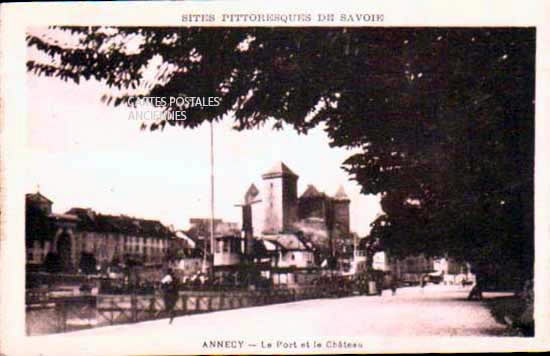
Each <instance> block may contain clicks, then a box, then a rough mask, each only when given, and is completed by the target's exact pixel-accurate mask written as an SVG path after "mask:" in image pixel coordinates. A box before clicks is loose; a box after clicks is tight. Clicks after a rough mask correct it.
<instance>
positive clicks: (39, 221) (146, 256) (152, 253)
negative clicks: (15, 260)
mask: <svg viewBox="0 0 550 356" xmlns="http://www.w3.org/2000/svg"><path fill="white" fill-rule="evenodd" d="M52 204H53V203H52V202H51V201H50V200H49V199H47V198H45V197H44V196H42V195H41V194H40V193H39V192H38V193H35V194H27V195H26V211H27V219H26V251H27V264H28V265H29V266H34V267H35V268H37V269H38V268H39V266H41V265H44V264H45V263H46V264H49V262H50V260H52V261H54V263H53V264H54V269H55V270H58V271H59V272H77V271H78V270H79V269H81V267H82V266H81V262H82V258H83V257H86V256H87V257H89V256H92V257H93V259H94V260H95V262H96V265H97V267H98V270H101V269H104V268H106V266H108V265H110V264H113V263H124V262H125V261H129V260H132V261H135V262H138V263H145V264H154V263H162V262H163V260H164V257H165V255H166V253H167V251H168V247H169V242H170V239H172V238H173V234H174V233H173V232H172V231H171V230H170V229H169V228H168V227H166V226H164V225H163V224H162V223H160V222H159V221H158V220H147V219H139V218H134V217H129V216H125V215H116V216H115V215H103V214H99V213H96V212H95V211H93V210H92V209H85V208H72V209H70V210H69V211H67V212H66V213H64V214H55V213H52V211H51V206H52Z"/></svg>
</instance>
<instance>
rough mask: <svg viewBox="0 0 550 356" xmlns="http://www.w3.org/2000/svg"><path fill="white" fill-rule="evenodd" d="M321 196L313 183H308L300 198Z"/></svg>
mask: <svg viewBox="0 0 550 356" xmlns="http://www.w3.org/2000/svg"><path fill="white" fill-rule="evenodd" d="M322 196H323V193H320V192H319V191H318V190H317V188H315V186H314V185H313V184H309V185H308V186H307V189H306V191H305V192H304V193H303V194H302V196H301V197H300V199H302V198H318V197H322Z"/></svg>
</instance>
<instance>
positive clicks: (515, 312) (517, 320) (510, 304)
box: [484, 296, 535, 337]
mask: <svg viewBox="0 0 550 356" xmlns="http://www.w3.org/2000/svg"><path fill="white" fill-rule="evenodd" d="M484 304H485V305H486V306H487V307H488V308H489V311H490V312H491V315H492V316H493V318H495V320H496V321H497V322H499V323H501V324H504V325H507V326H508V327H509V330H510V331H509V332H510V334H511V335H512V336H526V337H532V336H535V322H534V318H533V308H529V306H528V305H526V303H525V302H524V300H522V299H521V298H519V297H516V296H512V297H497V298H492V299H487V300H484Z"/></svg>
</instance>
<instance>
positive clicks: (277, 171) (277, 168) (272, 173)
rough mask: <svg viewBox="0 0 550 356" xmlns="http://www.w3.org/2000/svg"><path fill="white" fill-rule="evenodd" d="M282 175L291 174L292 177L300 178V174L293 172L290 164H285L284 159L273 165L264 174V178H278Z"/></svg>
mask: <svg viewBox="0 0 550 356" xmlns="http://www.w3.org/2000/svg"><path fill="white" fill-rule="evenodd" d="M282 176H290V177H295V178H298V175H297V174H296V173H294V172H292V170H291V169H290V168H288V166H287V165H286V164H284V163H283V162H282V161H279V162H277V163H275V165H274V166H273V167H271V169H270V170H268V171H267V172H266V173H264V174H263V175H262V178H264V179H265V178H276V177H282Z"/></svg>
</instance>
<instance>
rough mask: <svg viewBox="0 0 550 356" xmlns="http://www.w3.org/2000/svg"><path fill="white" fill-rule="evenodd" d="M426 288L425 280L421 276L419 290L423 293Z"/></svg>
mask: <svg viewBox="0 0 550 356" xmlns="http://www.w3.org/2000/svg"><path fill="white" fill-rule="evenodd" d="M425 286H426V278H425V277H424V276H422V278H421V279H420V288H421V289H420V290H421V291H422V293H424V287H425Z"/></svg>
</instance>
